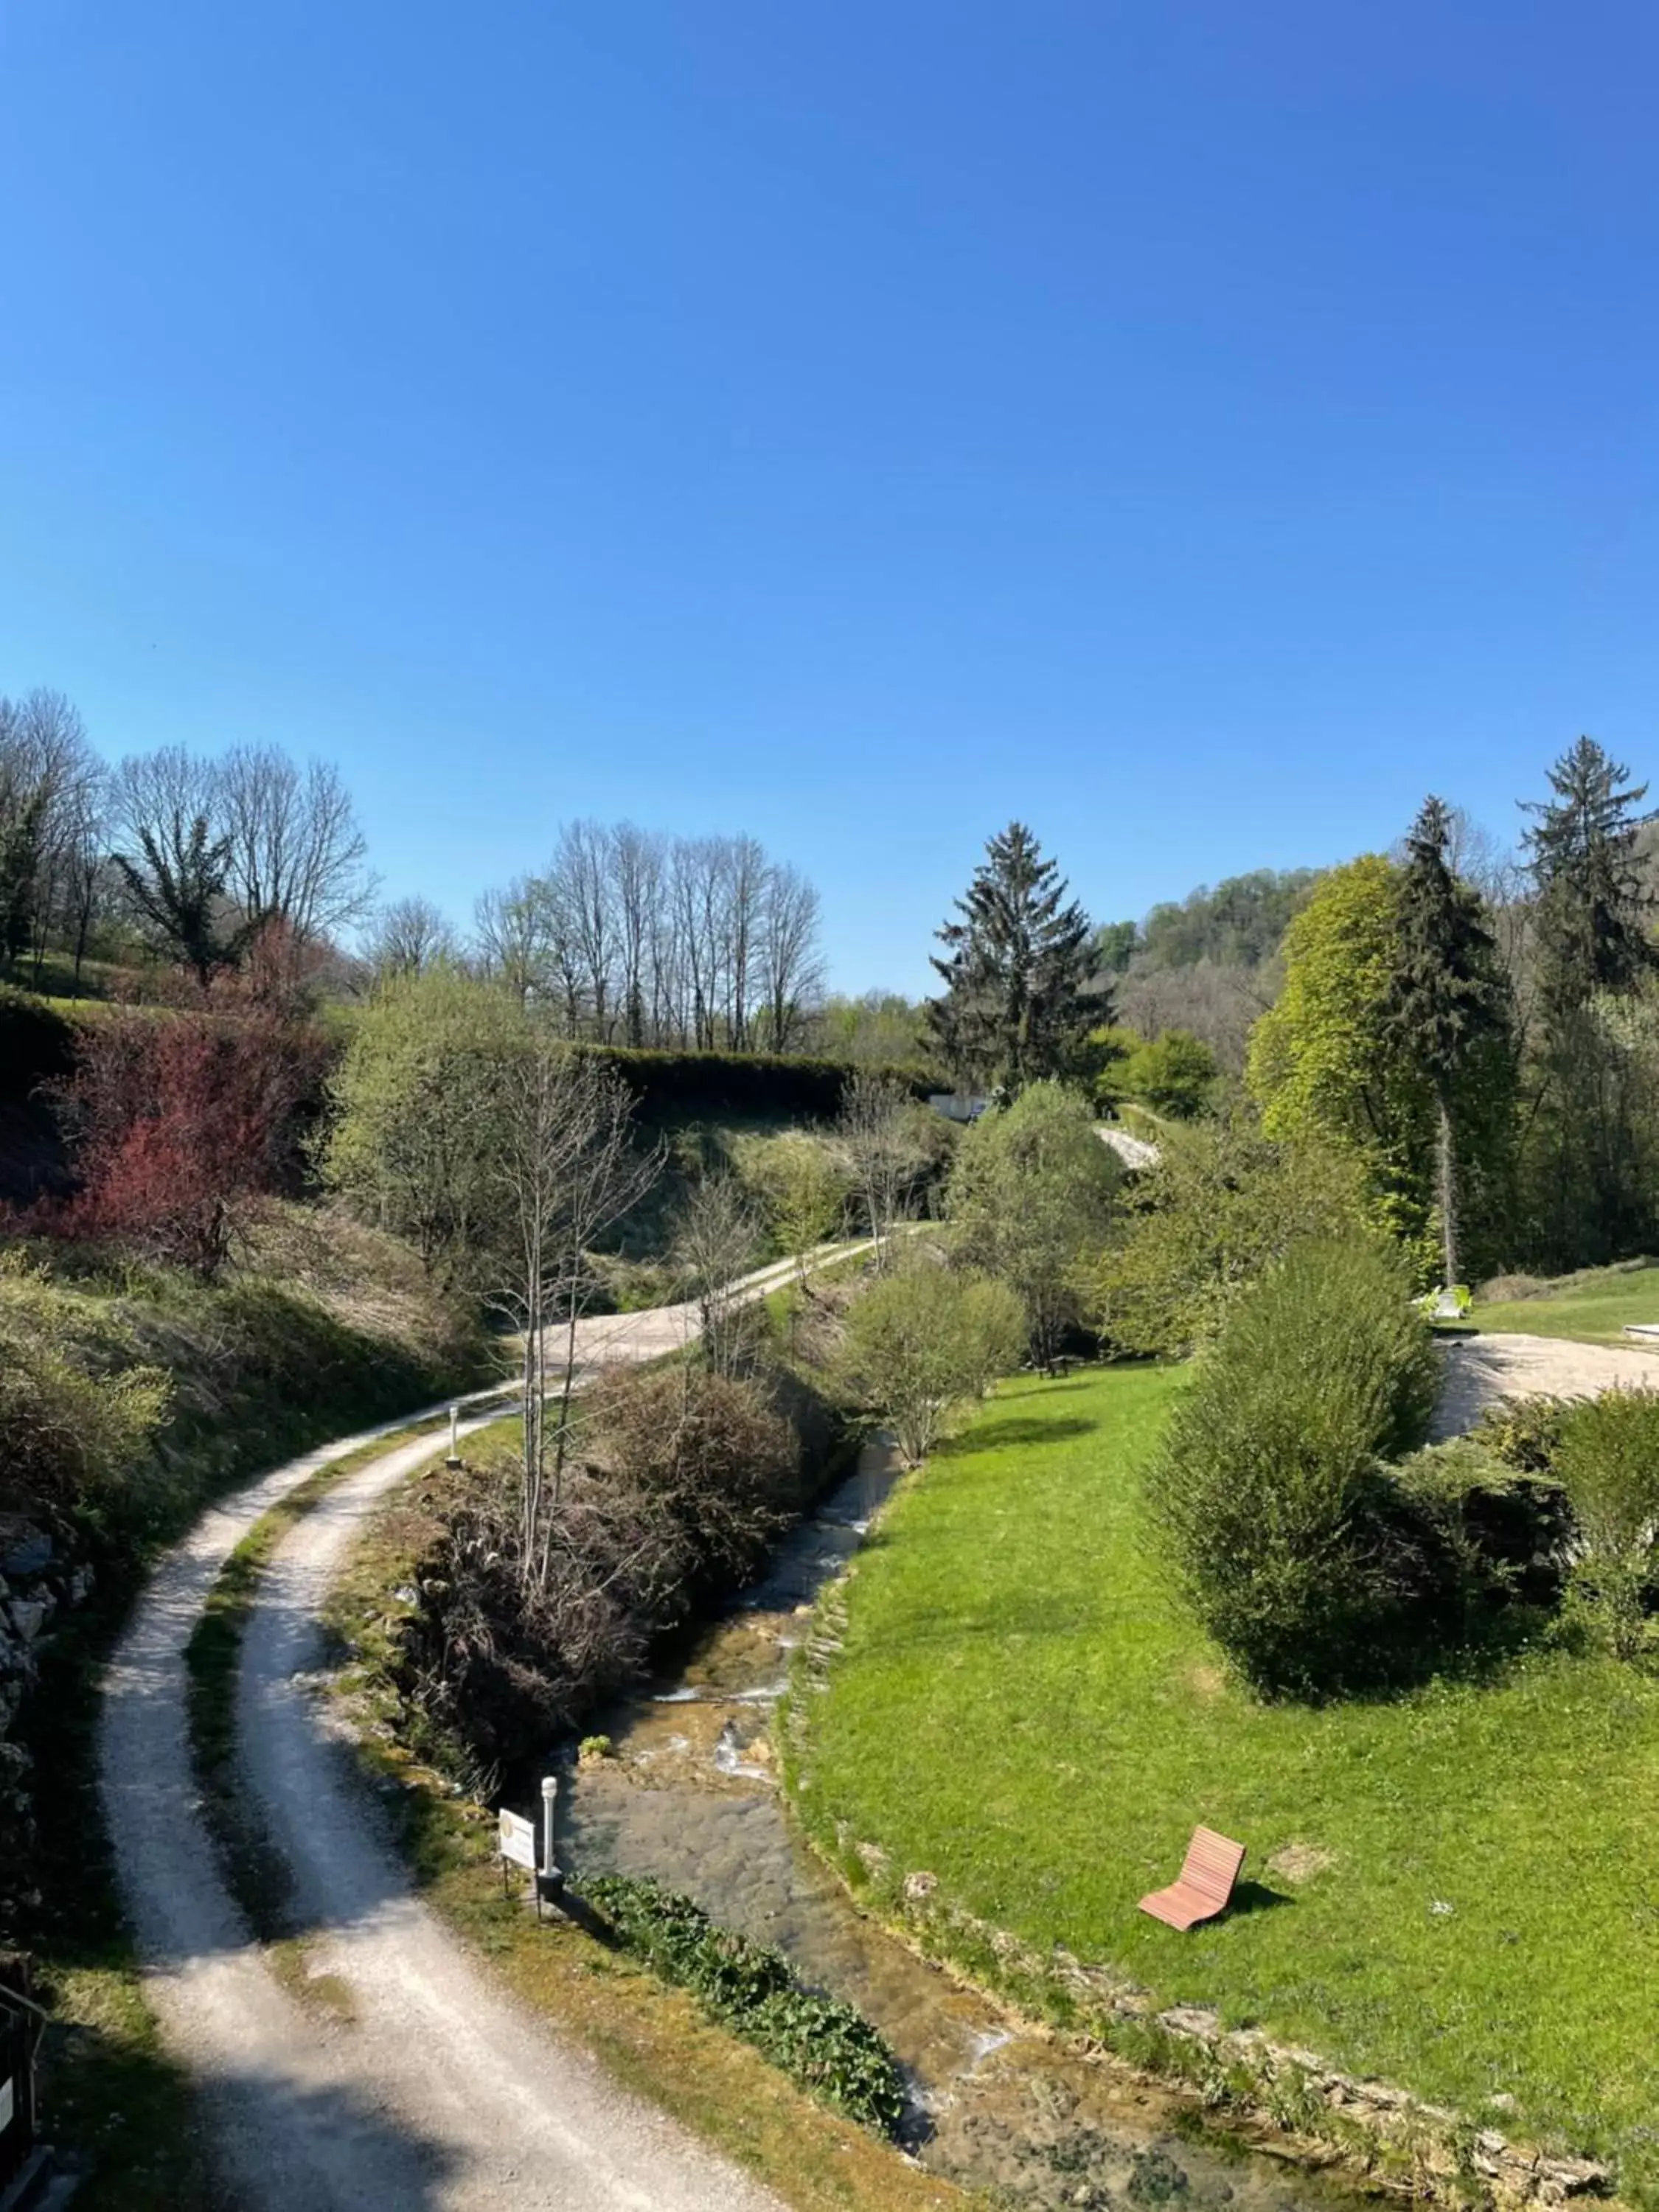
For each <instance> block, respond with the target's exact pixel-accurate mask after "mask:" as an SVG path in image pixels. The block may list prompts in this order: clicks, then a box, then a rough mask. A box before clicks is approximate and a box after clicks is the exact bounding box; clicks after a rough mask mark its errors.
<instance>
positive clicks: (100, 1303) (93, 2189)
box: [20, 1209, 484, 2212]
mask: <svg viewBox="0 0 1659 2212" xmlns="http://www.w3.org/2000/svg"><path fill="white" fill-rule="evenodd" d="M46 1257H47V1258H48V1259H49V1260H52V1261H54V1262H55V1264H56V1266H57V1267H58V1270H59V1276H58V1279H59V1281H60V1284H61V1285H63V1286H64V1287H65V1288H66V1289H67V1290H68V1291H69V1292H70V1295H71V1296H72V1297H74V1298H75V1299H76V1301H77V1302H82V1303H84V1305H85V1308H86V1312H87V1320H88V1332H89V1334H93V1335H94V1336H97V1337H99V1338H100V1339H101V1338H104V1337H105V1336H106V1332H107V1329H108V1327H109V1325H110V1324H111V1323H115V1324H118V1326H119V1327H120V1328H122V1329H124V1330H125V1331H126V1332H128V1333H129V1342H130V1348H131V1356H132V1357H134V1358H139V1359H143V1360H145V1361H148V1362H149V1363H151V1364H158V1365H161V1366H163V1367H165V1368H167V1370H169V1372H170V1373H171V1375H172V1376H173V1409H172V1413H171V1415H170V1418H169V1419H168V1421H167V1425H166V1427H165V1428H164V1430H163V1431H162V1433H161V1438H160V1440H159V1445H158V1449H157V1450H156V1453H155V1458H154V1462H153V1464H152V1465H151V1466H150V1467H149V1468H146V1469H143V1470H141V1471H140V1473H139V1475H138V1477H137V1479H136V1480H135V1481H134V1483H133V1484H132V1486H131V1487H130V1488H129V1489H128V1490H126V1491H124V1492H121V1493H119V1494H116V1495H113V1496H111V1497H108V1498H104V1499H102V1500H100V1501H98V1502H97V1504H96V1506H95V1508H94V1509H93V1510H89V1511H88V1513H87V1515H86V1516H84V1518H83V1522H82V1541H84V1542H85V1543H86V1544H87V1546H88V1547H89V1551H90V1555H91V1557H92V1558H93V1559H94V1563H95V1565H96V1568H97V1575H98V1580H97V1583H96V1584H95V1585H94V1595H93V1597H92V1600H91V1601H90V1602H89V1603H88V1604H87V1605H86V1606H84V1607H82V1608H81V1609H80V1610H79V1611H78V1612H77V1613H76V1614H75V1615H73V1616H71V1617H70V1620H68V1621H67V1622H66V1624H65V1625H64V1626H63V1627H62V1628H61V1629H60V1630H59V1632H58V1634H57V1635H56V1636H55V1637H54V1638H52V1640H51V1644H50V1645H49V1647H48V1649H47V1650H46V1655H45V1658H44V1663H43V1671H42V1679H41V1681H40V1686H39V1687H38V1689H37V1691H36V1692H35V1694H34V1695H33V1698H32V1699H31V1700H30V1702H29V1705H28V1706H27V1708H26V1709H25V1714H24V1717H23V1718H24V1740H25V1741H26V1742H27V1746H28V1748H29V1749H30V1750H31V1752H32V1753H33V1759H34V1762H35V1771H34V1776H33V1781H34V1785H35V1788H34V1795H35V1805H36V1820H37V1824H38V1828H39V1850H38V1869H37V1872H36V1881H37V1883H38V1888H39V1899H38V1903H36V1904H35V1905H33V1907H32V1909H31V1910H30V1911H28V1913H27V1917H26V1919H25V1921H24V1923H23V1924H22V1926H21V1929H20V1933H21V1936H22V1938H23V1940H24V1942H25V1943H26V1945H27V1948H28V1949H29V1951H30V1953H31V1954H32V1956H33V1960H34V1962H35V1967H36V1972H37V1974H38V1976H39V1978H40V1982H41V1984H42V1987H43V1990H44V1991H45V1993H46V1996H47V1998H48V1999H49V2001H50V2003H51V2007H52V2014H53V2020H54V2026H53V2029H52V2033H51V2035H50V2038H49V2040H48V2045H47V2065H46V2081H45V2089H46V2112H47V2123H48V2126H49V2128H50V2130H51V2133H52V2136H53V2138H54V2139H55V2140H56V2141H57V2142H58V2143H59V2144H60V2145H62V2146H64V2148H67V2149H69V2150H70V2151H72V2152H75V2153H76V2154H81V2155H84V2156H88V2157H89V2158H90V2159H91V2160H93V2161H94V2172H93V2174H92V2176H91V2178H90V2179H89V2180H88V2182H87V2183H86V2184H85V2185H84V2186H83V2188H82V2192H81V2195H80V2197H78V2198H77V2202H78V2203H84V2204H85V2205H86V2206H87V2207H88V2212H100V2207H102V2206H105V2205H115V2204H119V2205H120V2206H121V2207H122V2208H123V2212H203V2208H205V2207H207V2206H208V2205H209V2204H210V2202H211V2198H210V2191H209V2184H208V2179H207V2176H206V2172H205V2170H204V2164H203V2161H202V2158H201V2153H200V2146H199V2142H198V2139H197V2132H196V2128H195V2120H194V2106H193V2100H192V2097H191V2089H190V2085H189V2082H188V2081H187V2079H186V2077H185V2075H184V2074H183V2072H182V2070H181V2069H179V2068H178V2067H177V2066H176V2065H175V2063H173V2060H172V2059H171V2058H170V2057H169V2056H168V2055H167V2052H166V2051H164V2049H163V2048H162V2045H161V2040H160V2038H159V2035H158V2033H157V2031H156V2027H155V2020H154V2018H153V2015H151V2014H150V2012H149V2007H148V2005H147V2004H146V2002H145V2000H144V1996H143V1985H142V1982H141V1979H140V1977H139V1974H138V1972H137V1963H136V1960H135V1959H134V1956H133V1953H132V1948H131V1938H130V1936H129V1934H128V1931H127V1929H126V1927H125V1922H124V1920H123V1917H122V1913H121V1910H120V1905H119V1900H118V1894H117V1891H116V1887H115V1882H114V1874H113V1866H112V1860H111V1857H110V1850H109V1840H108V1838H107V1835H106V1832H105V1830H104V1826H103V1821H102V1816H101V1808H100V1803H99V1799H98V1794H97V1786H96V1762H95V1742H94V1735H95V1729H96V1724H97V1712H98V1674H99V1669H100V1666H101V1663H102V1661H103V1659H104V1656H105V1655H106V1653H107V1651H108V1650H109V1649H110V1647H111V1645H112V1643H113V1641H114V1639H115V1638H116V1636H117V1634H118V1632H119V1629H120V1626H121V1623H122V1621H123V1620H124V1619H125V1614H126V1612H127V1610H128V1607H130V1605H131V1601H132V1599H133V1596H134V1594H135V1592H136V1590H137V1587H138V1585H139V1583H140V1582H141V1580H142V1577H143V1570H144V1567H145V1565H146V1564H147V1562H148V1561H149V1559H151V1558H153V1557H154V1556H155V1553H156V1552H157V1551H158V1550H159V1549H160V1548H161V1547H163V1546H164V1545H165V1544H166V1543H167V1542H168V1541H171V1540H172V1539H173V1537H175V1536H176V1535H178V1534H181V1533H182V1531H183V1530H184V1529H185V1528H187V1527H188V1525H189V1524H190V1522H191V1520H192V1519H193V1518H194V1516H195V1515H196V1514H197V1511H198V1510H200V1508H201V1507H202V1506H203V1505H204V1504H205V1503H206V1502H208V1500H210V1498H213V1497H216V1496H218V1495H222V1493H223V1492H226V1491H227V1490H228V1489H231V1488H233V1487H234V1486H236V1485H237V1484H238V1483H240V1482H242V1481H248V1480H252V1479H253V1478H254V1477H255V1476H257V1475H258V1474H260V1473H262V1472H263V1471H264V1470H265V1469H266V1468H270V1467H272V1466H275V1465H278V1464H280V1463H281V1462H283V1460H284V1459H287V1458H289V1457H291V1456H293V1455H295V1454H297V1453H299V1452H301V1451H304V1450H306V1449H309V1448H311V1447H312V1446H314V1445H316V1444H318V1443H322V1442H324V1441H325V1440H326V1439H328V1438H330V1437H335V1436H337V1435H339V1434H341V1433H342V1432H343V1431H350V1430H352V1429H354V1428H357V1427H361V1426H362V1425H366V1424H368V1423H370V1422H373V1421H375V1420H377V1419H385V1418H387V1417H389V1416H393V1415H395V1414H397V1413H398V1412H400V1411H402V1410H404V1409H405V1408H407V1407H411V1406H416V1405H420V1404H422V1403H430V1402H431V1401H433V1400H434V1399H435V1398H437V1397H439V1396H441V1395H442V1394H443V1393H444V1392H445V1391H446V1390H447V1389H459V1388H460V1387H463V1386H464V1385H465V1383H468V1382H470V1381H477V1380H481V1379H483V1361H484V1353H483V1347H482V1346H481V1344H480V1343H479V1341H478V1340H477V1339H476V1338H474V1337H472V1336H471V1335H470V1334H468V1333H467V1332H466V1331H465V1330H464V1329H458V1328H455V1327H454V1326H453V1322H452V1320H451V1317H450V1316H447V1314H446V1313H445V1311H444V1310H442V1308H441V1307H440V1306H439V1305H438V1304H436V1303H435V1301H434V1300H433V1299H432V1297H430V1295H429V1293H428V1291H427V1290H426V1288H425V1285H424V1284H423V1282H422V1279H421V1278H420V1275H419V1271H418V1268H416V1267H415V1265H414V1263H413V1262H412V1261H410V1258H409V1256H408V1255H406V1254H404V1253H403V1252H402V1251H401V1250H400V1249H398V1248H397V1247H395V1246H392V1245H390V1244H388V1243H386V1240H384V1239H381V1238H378V1237H369V1236H367V1235H365V1234H364V1233H363V1232H362V1231H356V1230H353V1229H351V1228H349V1226H348V1225H345V1224H343V1223H340V1222H327V1223H324V1222H319V1221H318V1220H317V1219H315V1218H313V1217H310V1216H307V1215H305V1214H303V1213H301V1212H299V1210H297V1209H283V1211H282V1212H280V1213H279V1214H278V1215H276V1217H274V1218H273V1219H272V1221H271V1222H270V1224H268V1225H267V1226H266V1227H265V1229H264V1231H262V1232H261V1233H260V1235H259V1236H258V1238H257V1239H256V1241H255V1243H254V1244H253V1246H252V1249H250V1250H249V1251H248V1252H247V1254H246V1255H245V1257H244V1260H243V1261H242V1262H241V1264H240V1266H239V1267H237V1268H236V1269H235V1270H234V1271H233V1273H231V1274H230V1275H229V1276H228V1278H227V1279H226V1280H225V1281H223V1282H222V1283H221V1284H218V1285H202V1284H200V1283H198V1282H197V1281H196V1280H194V1279H192V1278H191V1277H190V1276H188V1275H185V1274H183V1273H179V1272H177V1271H175V1270H171V1269H161V1268H150V1267H121V1268H118V1269H114V1270H111V1271H100V1270H99V1269H96V1268H94V1267H87V1266H82V1265H81V1264H80V1263H79V1262H78V1261H76V1257H75V1255H72V1254H57V1255H52V1254H50V1253H47V1254H46ZM23 1502H24V1503H25V1504H26V1503H27V1501H23Z"/></svg>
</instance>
